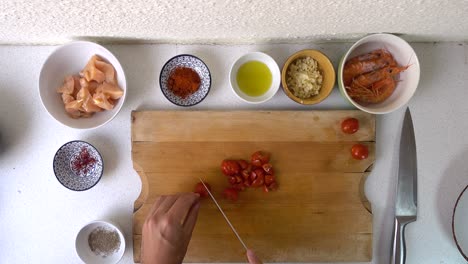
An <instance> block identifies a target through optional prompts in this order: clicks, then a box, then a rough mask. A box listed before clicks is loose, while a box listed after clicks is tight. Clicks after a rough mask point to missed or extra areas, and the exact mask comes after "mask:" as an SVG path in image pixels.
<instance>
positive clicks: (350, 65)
mask: <svg viewBox="0 0 468 264" xmlns="http://www.w3.org/2000/svg"><path fill="white" fill-rule="evenodd" d="M337 75H338V87H339V88H340V92H341V93H342V94H343V96H344V97H345V98H346V99H348V100H349V102H351V104H353V105H354V106H355V107H357V108H358V109H360V110H362V111H365V112H368V113H371V114H386V113H390V112H393V111H395V110H397V109H399V108H400V107H402V106H404V105H405V104H407V103H408V102H409V100H410V99H411V97H412V96H413V94H414V93H415V91H416V88H417V87H418V83H419V75H420V68H419V61H418V57H417V56H416V53H415V52H414V50H413V48H412V47H411V46H410V44H408V43H407V42H406V41H405V40H403V39H402V38H400V37H398V36H395V35H392V34H373V35H369V36H366V37H364V38H362V39H360V40H359V41H357V42H356V43H355V44H354V45H353V46H351V48H350V49H349V50H348V52H347V53H346V54H345V55H344V56H343V58H342V60H341V61H340V64H339V66H338V73H337Z"/></svg>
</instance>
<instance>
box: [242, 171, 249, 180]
mask: <svg viewBox="0 0 468 264" xmlns="http://www.w3.org/2000/svg"><path fill="white" fill-rule="evenodd" d="M242 177H243V178H244V179H248V178H250V172H249V171H248V170H243V171H242Z"/></svg>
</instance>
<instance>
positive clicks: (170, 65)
mask: <svg viewBox="0 0 468 264" xmlns="http://www.w3.org/2000/svg"><path fill="white" fill-rule="evenodd" d="M182 67H184V68H190V69H192V70H194V71H195V72H196V73H197V74H198V76H199V77H200V87H199V88H198V90H197V91H196V92H194V93H193V94H191V95H189V96H187V97H186V98H182V97H179V96H177V95H175V94H174V93H173V92H172V91H171V89H170V88H169V86H168V80H169V77H170V76H171V73H172V72H173V71H174V70H175V69H176V68H182ZM159 86H160V87H161V91H162V93H163V94H164V96H165V97H166V98H167V100H169V101H170V102H171V103H173V104H175V105H178V106H194V105H196V104H198V103H200V102H201V101H203V100H204V99H205V98H206V96H207V95H208V93H209V92H210V88H211V73H210V70H209V69H208V66H206V64H205V63H204V62H203V61H202V60H201V59H199V58H197V57H195V56H193V55H189V54H181V55H177V56H175V57H172V58H171V59H170V60H168V61H167V62H166V64H164V66H163V67H162V69H161V74H160V75H159Z"/></svg>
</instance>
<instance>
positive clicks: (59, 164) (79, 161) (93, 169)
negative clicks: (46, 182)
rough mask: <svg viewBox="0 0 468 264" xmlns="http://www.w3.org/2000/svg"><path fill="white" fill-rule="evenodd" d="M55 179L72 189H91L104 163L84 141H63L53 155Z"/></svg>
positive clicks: (99, 155) (99, 176)
mask: <svg viewBox="0 0 468 264" xmlns="http://www.w3.org/2000/svg"><path fill="white" fill-rule="evenodd" d="M53 166H54V173H55V177H57V180H58V181H59V182H60V183H61V184H62V185H63V186H65V187H67V188H68V189H70V190H73V191H85V190H88V189H91V188H92V187H93V186H94V185H96V184H97V183H98V182H99V180H100V179H101V176H102V173H103V171H104V163H103V160H102V157H101V154H99V152H98V150H97V149H96V148H95V147H93V145H91V144H89V143H88V142H85V141H80V140H75V141H70V142H68V143H65V144H64V145H63V146H61V147H60V148H59V150H57V153H55V156H54V163H53Z"/></svg>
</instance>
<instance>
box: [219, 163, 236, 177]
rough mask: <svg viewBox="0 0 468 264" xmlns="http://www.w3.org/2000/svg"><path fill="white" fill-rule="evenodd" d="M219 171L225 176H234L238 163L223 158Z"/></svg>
mask: <svg viewBox="0 0 468 264" xmlns="http://www.w3.org/2000/svg"><path fill="white" fill-rule="evenodd" d="M221 171H222V172H223V174H224V175H226V176H234V175H236V174H239V172H240V166H239V163H237V161H236V160H223V162H221Z"/></svg>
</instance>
